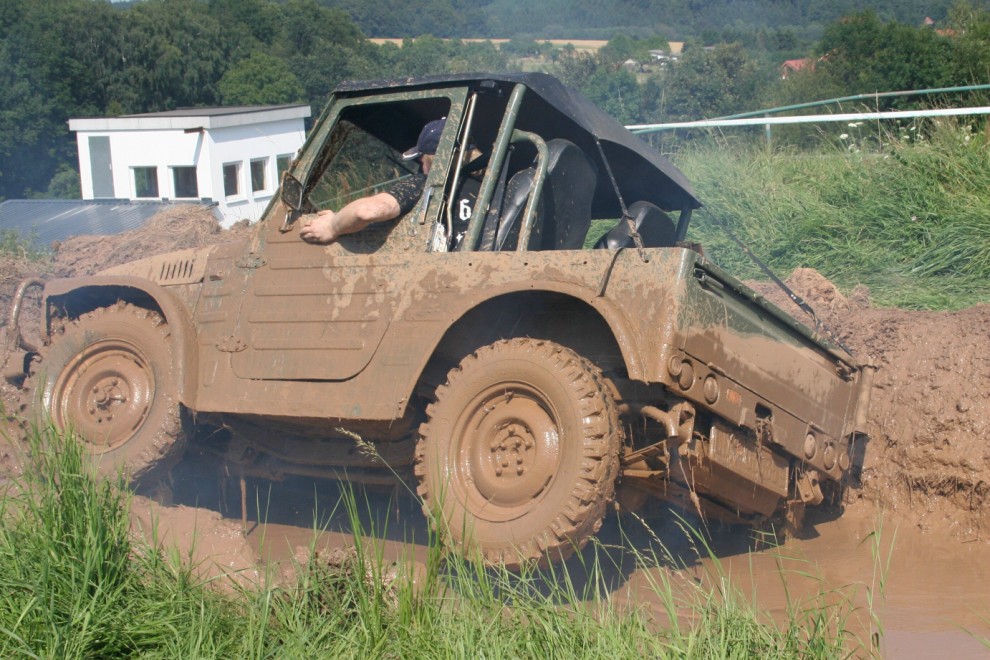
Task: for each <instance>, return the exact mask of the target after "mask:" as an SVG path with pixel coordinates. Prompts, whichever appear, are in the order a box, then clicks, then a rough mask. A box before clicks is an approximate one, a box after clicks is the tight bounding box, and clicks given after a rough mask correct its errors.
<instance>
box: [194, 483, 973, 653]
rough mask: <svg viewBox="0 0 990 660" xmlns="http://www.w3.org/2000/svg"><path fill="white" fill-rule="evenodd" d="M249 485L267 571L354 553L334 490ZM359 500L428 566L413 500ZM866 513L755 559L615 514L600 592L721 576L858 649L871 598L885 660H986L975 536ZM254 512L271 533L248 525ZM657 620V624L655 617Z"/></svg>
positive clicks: (727, 545)
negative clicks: (840, 621)
mask: <svg viewBox="0 0 990 660" xmlns="http://www.w3.org/2000/svg"><path fill="white" fill-rule="evenodd" d="M248 484H249V489H248V502H249V505H248V523H249V524H248V529H249V533H248V536H247V543H248V545H249V546H251V548H252V549H253V550H255V551H257V552H258V554H259V556H260V558H261V559H262V560H263V561H267V562H286V561H288V560H290V559H292V558H293V557H298V556H299V552H300V549H301V548H307V547H309V545H310V543H311V542H312V541H313V538H314V534H315V535H316V537H317V541H316V543H317V547H343V546H347V545H350V544H352V537H351V534H350V517H349V516H348V514H347V513H346V511H344V510H343V508H342V507H337V508H336V509H335V508H333V503H335V502H337V501H338V498H339V495H340V490H339V487H338V486H336V485H335V484H333V483H330V482H320V481H313V480H306V479H289V480H286V481H285V482H282V483H278V484H270V483H268V482H260V481H259V482H253V481H249V482H248ZM179 485H180V486H181V484H179ZM236 490H237V488H236V484H234V483H232V484H231V485H230V486H228V487H227V489H226V493H224V494H222V495H221V496H220V497H216V498H214V497H209V496H208V497H203V495H202V493H200V494H198V495H192V491H191V490H188V489H183V488H181V487H180V488H177V489H176V492H177V493H184V494H185V497H186V498H187V499H188V498H190V497H194V498H195V499H196V500H197V501H196V502H192V501H178V502H177V503H178V504H185V505H187V506H200V507H202V506H204V505H205V506H206V507H207V508H212V509H214V510H216V511H219V512H220V513H221V514H222V515H223V516H224V518H225V519H226V522H228V523H229V522H230V521H237V520H238V519H239V516H240V508H239V507H240V504H239V497H237V494H236V492H234V491H236ZM216 492H218V493H219V492H220V491H219V490H217V491H216ZM177 499H178V500H182V498H181V497H180V498H177ZM358 501H359V509H360V510H361V512H360V518H361V524H362V526H363V527H364V528H365V529H374V530H378V531H376V533H375V534H374V535H373V537H374V538H376V539H377V540H379V541H381V542H383V544H384V557H385V559H386V560H388V561H402V562H407V561H412V562H413V563H422V562H425V558H426V546H425V540H426V538H427V527H426V522H425V520H424V519H423V516H422V514H421V513H420V511H419V509H418V507H417V506H416V504H415V503H414V502H412V501H411V498H409V497H405V496H402V495H401V494H396V493H377V494H376V493H371V494H362V495H360V496H359V497H358ZM314 502H316V503H318V504H317V505H314ZM864 509H865V507H858V508H856V509H854V510H853V511H850V512H847V513H846V515H844V516H842V517H841V518H838V519H834V520H823V521H813V524H812V526H811V529H810V530H809V532H808V533H807V534H806V535H805V537H804V538H801V539H794V538H792V539H788V540H787V541H786V542H784V543H782V544H776V545H774V546H773V547H766V545H767V544H762V545H763V546H764V547H761V548H757V549H754V547H753V543H752V542H751V540H750V539H748V538H747V534H746V533H745V532H740V531H739V530H738V529H736V528H728V527H725V528H712V529H710V530H709V531H710V540H709V541H708V542H709V544H710V546H711V555H712V556H713V557H714V559H713V558H712V557H710V556H708V555H709V553H708V551H701V552H699V551H698V549H697V546H698V543H697V542H696V541H693V540H691V539H688V538H686V537H685V533H684V532H683V531H682V529H681V526H680V525H679V524H678V523H677V521H676V520H675V517H674V516H673V515H672V514H671V512H669V511H664V510H655V511H652V512H648V513H647V514H645V522H646V524H647V525H648V526H649V529H647V527H645V526H644V525H643V524H642V523H641V522H640V521H639V520H636V519H634V518H631V517H626V516H623V517H622V518H619V517H617V516H614V515H613V516H610V517H609V518H608V519H607V520H606V523H605V525H604V527H603V529H602V531H601V533H600V534H599V538H600V540H601V541H602V542H603V544H604V545H605V546H606V547H605V548H604V549H599V550H598V552H600V553H603V554H602V555H600V559H601V565H602V566H604V567H605V581H606V583H607V587H608V589H609V591H610V593H611V596H612V597H613V598H614V599H616V600H617V601H619V602H631V603H636V604H639V605H643V604H651V603H657V601H658V599H657V597H656V596H655V594H654V593H653V590H652V588H651V584H652V583H654V582H655V581H656V580H657V578H658V576H659V572H660V571H663V572H665V573H666V575H667V576H668V577H669V578H670V579H671V581H672V582H674V583H678V582H680V583H683V584H686V585H687V584H697V583H705V582H706V581H707V582H709V583H710V582H711V581H712V579H713V577H715V576H717V575H718V574H719V572H721V573H722V574H724V575H728V576H729V577H730V578H731V583H732V584H734V585H735V586H736V587H737V588H738V590H739V592H740V593H741V594H742V595H743V598H745V599H746V600H747V601H751V602H754V603H755V604H756V605H757V606H758V607H760V608H761V609H763V610H765V611H769V612H770V613H771V614H772V615H773V616H774V617H777V618H781V619H782V618H784V617H785V614H786V612H787V610H788V608H789V607H790V608H794V607H799V608H800V607H801V606H802V605H804V606H808V607H810V606H813V605H814V603H815V602H816V601H815V597H816V596H817V595H818V594H821V593H825V594H826V596H825V597H824V599H825V600H826V601H827V602H832V603H835V602H840V601H841V602H844V603H848V604H851V607H847V608H846V611H849V616H848V618H847V620H846V621H845V622H844V625H845V626H846V628H847V629H849V630H851V631H853V633H854V634H856V635H857V636H858V637H859V638H860V639H863V640H869V639H870V638H871V634H872V633H874V632H876V621H875V620H874V619H873V618H872V617H871V616H870V613H869V612H870V608H869V602H870V598H871V597H872V600H873V603H874V605H873V608H872V609H873V611H874V612H875V613H876V619H877V620H878V621H879V622H880V624H881V625H882V626H883V635H882V642H881V649H882V654H883V655H884V656H885V657H889V658H932V657H952V658H970V657H972V658H977V657H990V649H987V648H986V647H984V646H983V645H981V644H980V642H979V641H978V640H977V639H975V638H974V637H973V636H972V635H971V634H970V632H971V633H973V634H975V635H977V636H979V637H982V638H990V542H988V540H987V539H983V538H981V537H979V536H976V535H972V536H970V537H969V538H966V537H965V536H964V537H963V539H962V540H959V538H958V535H957V537H951V536H949V535H938V534H934V533H932V532H930V531H925V532H922V531H921V530H919V529H918V528H917V527H915V526H912V525H910V524H908V523H906V522H901V523H898V522H897V521H895V520H894V519H892V518H889V517H888V518H887V519H884V520H883V521H882V522H878V518H877V516H876V514H875V513H873V512H870V511H866V510H864ZM259 510H260V511H262V512H263V514H262V516H261V518H262V519H263V520H267V521H268V522H267V524H258V523H257V522H256V521H257V520H258V519H259V516H258V511H259ZM314 521H315V522H314ZM314 529H315V530H317V531H314ZM878 529H879V530H880V533H879V542H876V541H875V539H876V537H877V534H876V532H877V530H878ZM658 541H659V542H660V543H662V545H660V544H658ZM891 545H893V549H892V551H891ZM593 551H594V550H593V549H592V548H591V546H590V545H589V547H588V548H586V549H585V552H584V555H585V556H584V560H585V561H587V560H589V558H590V556H591V555H590V553H591V552H593ZM637 554H639V555H641V556H642V555H644V554H653V555H654V556H657V557H659V558H660V560H661V564H662V567H661V568H653V569H650V570H645V569H643V568H641V567H640V565H639V564H638V562H637V561H636V555H637ZM699 556H700V557H701V558H699ZM888 557H889V561H888ZM579 562H580V559H579V558H574V559H572V560H571V561H570V562H569V569H570V571H571V575H579V574H580V573H581V570H582V569H581V567H580V566H581V565H580V563H579ZM414 570H415V569H414ZM781 576H783V578H784V579H782V577H781ZM785 582H786V586H785ZM881 582H882V584H881ZM657 614H658V619H659V620H663V615H662V612H661V610H660V608H659V607H657ZM967 631H969V632H967ZM867 643H868V642H867Z"/></svg>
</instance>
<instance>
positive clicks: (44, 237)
mask: <svg viewBox="0 0 990 660" xmlns="http://www.w3.org/2000/svg"><path fill="white" fill-rule="evenodd" d="M181 203H182V204H202V205H204V206H206V205H209V204H211V203H212V202H210V201H204V202H194V201H193V202H190V201H185V200H184V201H182V202H181ZM176 205H177V203H175V202H159V201H144V202H132V201H130V200H126V199H94V200H79V199H65V200H62V199H9V200H7V201H5V202H0V230H8V229H13V230H16V231H18V232H19V233H20V234H21V235H22V236H23V237H25V238H29V239H31V240H32V241H33V242H34V244H35V245H36V246H37V247H39V248H42V249H47V248H49V247H50V246H51V244H52V241H63V240H65V239H67V238H69V237H71V236H80V235H83V234H97V235H110V234H119V233H122V232H125V231H130V230H131V229H137V228H139V227H141V226H142V225H143V224H144V223H145V222H147V221H148V220H149V219H150V218H151V217H152V216H153V215H155V214H156V213H158V212H159V211H162V210H164V209H166V208H169V207H171V206H176Z"/></svg>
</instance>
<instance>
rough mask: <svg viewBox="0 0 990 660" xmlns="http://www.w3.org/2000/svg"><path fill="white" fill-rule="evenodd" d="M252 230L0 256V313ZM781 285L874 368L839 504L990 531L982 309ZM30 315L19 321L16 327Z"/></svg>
mask: <svg viewBox="0 0 990 660" xmlns="http://www.w3.org/2000/svg"><path fill="white" fill-rule="evenodd" d="M250 231H252V229H251V228H249V227H246V226H241V227H236V228H234V229H231V230H222V229H220V228H219V226H218V225H217V223H216V221H215V219H214V218H213V217H212V216H211V215H210V214H209V213H208V212H205V211H203V210H201V209H198V208H196V207H178V208H176V209H174V210H171V211H168V212H166V213H163V214H161V215H159V216H157V217H156V218H155V219H153V220H152V221H151V222H149V223H148V224H147V225H146V226H145V227H144V228H142V229H140V230H138V231H134V232H129V233H126V234H120V235H117V236H100V237H93V236H86V237H79V238H75V239H71V240H67V241H65V242H63V243H62V244H61V245H60V246H58V249H57V252H56V254H55V256H54V259H53V260H52V261H51V262H46V263H38V262H29V261H27V260H25V259H19V258H5V259H2V260H0V309H2V310H6V309H8V307H9V301H10V298H11V295H12V293H13V290H14V288H15V286H16V284H17V282H18V281H19V280H20V279H21V278H23V277H26V276H40V277H44V278H50V277H66V276H73V275H80V274H87V273H92V272H95V271H98V270H101V269H104V268H108V267H110V266H113V265H116V264H120V263H125V262H127V261H131V260H134V259H138V258H142V257H147V256H151V255H154V254H159V253H163V252H168V251H172V250H176V249H181V248H188V247H196V246H205V245H209V244H213V243H217V242H221V241H225V240H231V239H234V238H240V237H243V236H246V235H248V233H249V232H250ZM750 284H751V285H752V286H754V288H757V289H758V290H759V291H761V292H762V293H763V294H764V295H766V296H767V297H768V298H770V299H771V300H772V301H774V302H775V303H777V304H778V305H780V306H781V307H783V308H784V309H786V310H787V311H788V312H790V313H792V314H793V315H794V316H795V317H797V318H802V317H804V316H805V315H804V314H803V312H801V311H800V310H798V309H797V308H796V306H794V305H793V303H791V302H790V301H789V300H788V298H787V297H786V296H785V295H784V294H783V293H782V292H780V291H779V289H777V288H776V287H774V286H773V285H772V284H764V283H750ZM788 284H789V285H790V286H791V287H792V288H793V289H794V291H795V292H796V293H798V295H800V296H801V297H803V298H804V299H805V300H806V301H808V302H809V303H810V304H811V305H812V306H813V307H814V308H815V309H816V310H817V312H818V315H819V317H820V318H821V319H822V320H823V321H824V322H825V324H826V325H827V326H828V327H829V328H830V329H831V330H832V332H833V333H834V334H835V336H836V337H837V338H838V339H839V340H840V341H842V342H843V343H844V344H845V345H846V346H848V347H849V348H850V349H852V351H853V352H854V353H856V355H857V356H860V357H869V358H871V359H872V360H873V362H874V363H875V364H876V365H877V366H878V367H879V371H878V373H877V377H876V387H875V389H874V392H873V400H872V404H871V406H870V416H869V432H870V436H871V441H870V444H869V446H868V450H867V455H866V464H865V468H864V472H863V479H862V485H861V487H859V488H854V489H851V490H850V491H849V496H848V498H847V507H848V508H849V509H850V510H852V509H859V510H860V512H862V511H863V510H866V509H872V508H873V507H875V506H879V507H880V508H882V509H884V510H887V511H890V512H891V514H890V515H892V516H896V517H897V518H898V519H899V520H902V521H907V522H909V523H910V524H911V525H916V526H917V527H918V528H920V531H922V532H924V531H932V532H936V533H944V532H948V533H949V535H950V536H953V537H955V538H957V539H958V540H960V541H972V540H975V539H977V538H983V537H984V536H985V535H986V533H987V528H988V527H990V513H988V511H990V509H988V508H987V507H986V506H985V504H987V500H988V498H990V444H988V442H987V441H988V439H990V429H988V421H987V420H988V419H990V397H988V395H987V394H988V392H990V342H988V341H987V339H988V337H987V328H988V327H990V305H981V306H977V307H973V308H970V309H966V310H962V311H958V312H914V311H904V310H896V309H878V308H875V307H873V306H872V304H871V302H870V299H869V293H868V292H867V291H865V290H855V291H853V292H851V294H850V295H848V296H845V295H843V294H842V293H840V292H839V291H838V289H837V288H836V287H835V286H834V285H832V284H831V283H830V282H829V281H828V280H826V279H825V278H824V277H822V276H821V275H820V274H819V273H817V272H816V271H813V270H808V269H799V270H796V271H795V272H794V273H792V274H791V276H790V277H789V278H788ZM28 307H30V305H28ZM26 314H27V312H26ZM36 314H37V312H35V315H36ZM36 318H37V317H36V316H35V320H36ZM31 321H32V320H31V319H30V318H26V319H24V322H22V326H24V325H25V324H30V323H31ZM35 325H37V324H36V323H35ZM19 396H20V393H19V392H18V391H17V390H16V388H13V387H11V386H10V385H8V384H7V383H0V399H2V402H3V403H4V405H5V406H6V407H7V410H13V409H16V404H17V401H18V398H19ZM9 454H10V449H9V447H5V446H3V445H2V443H0V468H4V467H6V468H7V469H10V468H11V467H12V465H13V463H14V461H12V460H11V458H10V456H9ZM138 502H139V506H140V512H143V513H140V512H137V513H136V514H135V519H136V520H137V519H140V518H142V517H144V518H147V507H148V506H149V505H148V504H147V503H146V502H144V501H143V500H138ZM158 517H159V519H160V520H164V519H165V517H166V516H162V514H159V516H158ZM167 517H168V519H169V520H172V519H178V520H172V527H174V528H175V529H185V526H186V525H187V523H189V522H190V521H191V520H196V521H198V523H200V525H201V526H205V528H203V527H198V529H199V531H198V534H199V538H200V539H201V540H202V539H203V538H207V537H209V538H212V539H216V540H217V541H216V543H217V544H218V545H216V548H218V549H217V550H216V552H215V553H213V552H212V551H208V552H209V553H211V554H217V555H218V556H217V557H216V558H215V561H220V562H222V563H224V564H226V563H227V561H226V560H225V559H223V558H222V557H221V555H222V556H223V557H225V556H228V555H229V556H230V557H233V558H234V559H232V560H231V561H232V562H233V563H232V564H231V567H235V566H236V567H237V568H238V569H242V568H245V567H246V566H247V565H248V564H249V563H250V562H249V561H248V559H247V555H246V554H245V552H246V551H245V552H241V547H242V544H244V543H245V542H244V541H243V540H242V539H240V537H239V535H238V534H233V535H231V534H230V533H229V532H230V528H229V525H227V523H225V522H224V521H223V520H221V519H220V518H219V516H217V515H216V514H213V513H202V510H199V509H186V508H181V507H178V508H174V509H172V510H171V511H169V513H168V514H167ZM177 534H178V535H181V532H180V533H177ZM213 542H214V541H210V543H213ZM201 547H202V546H201ZM209 547H214V546H209ZM244 547H247V546H244ZM248 554H249V553H248Z"/></svg>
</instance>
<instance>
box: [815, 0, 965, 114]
mask: <svg viewBox="0 0 990 660" xmlns="http://www.w3.org/2000/svg"><path fill="white" fill-rule="evenodd" d="M953 49H954V46H953V43H952V40H951V39H950V38H949V37H948V36H943V35H941V34H939V33H937V32H936V31H934V30H932V29H930V28H928V27H912V26H908V25H904V24H901V23H896V22H883V21H881V20H880V19H879V18H878V17H877V15H876V14H875V13H873V12H862V13H858V14H854V15H852V16H849V17H847V18H844V19H843V20H841V21H837V22H835V23H832V24H830V25H829V26H828V27H827V28H826V29H825V35H824V37H823V38H822V41H821V44H820V51H821V53H822V54H823V55H824V59H823V60H822V62H821V63H820V64H819V66H818V67H817V71H818V73H819V74H820V75H822V76H831V77H833V78H835V79H836V80H838V81H839V83H840V84H841V86H842V87H843V88H844V89H845V90H846V93H848V94H858V93H868V92H876V91H881V92H885V91H896V90H908V89H924V88H927V87H941V86H945V85H949V84H952V82H953V75H952V74H953V66H952V63H953V61H954V53H953ZM899 103H903V102H902V101H898V100H896V99H894V100H889V101H886V102H883V103H882V104H889V105H898V104H899Z"/></svg>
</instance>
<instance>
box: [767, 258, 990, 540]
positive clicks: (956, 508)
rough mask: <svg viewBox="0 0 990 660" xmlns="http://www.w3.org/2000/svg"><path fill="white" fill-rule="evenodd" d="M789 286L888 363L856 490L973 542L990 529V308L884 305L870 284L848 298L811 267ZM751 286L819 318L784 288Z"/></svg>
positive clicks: (838, 332) (862, 353) (863, 350)
mask: <svg viewBox="0 0 990 660" xmlns="http://www.w3.org/2000/svg"><path fill="white" fill-rule="evenodd" d="M787 284H788V286H790V287H791V288H792V289H793V290H794V292H795V293H797V294H798V295H799V296H800V297H802V298H804V299H805V301H807V302H808V303H809V304H810V305H811V306H812V307H813V308H814V309H815V311H816V313H817V315H818V317H819V319H820V320H821V321H823V322H824V324H825V325H826V326H827V327H828V328H829V329H830V330H831V332H832V334H833V336H835V337H836V338H837V339H838V340H839V341H841V342H842V343H843V344H844V345H846V346H847V347H848V348H849V349H850V350H852V351H853V352H854V353H855V354H856V355H857V356H858V357H861V358H864V357H869V358H871V359H872V360H873V362H874V364H876V365H877V367H878V371H877V375H876V381H875V387H874V390H873V398H872V401H871V404H870V415H869V433H870V444H869V446H868V449H867V454H866V465H865V470H864V473H863V484H862V489H861V490H859V491H853V492H852V494H853V497H855V498H858V499H863V500H867V501H871V502H876V503H879V504H881V505H882V506H884V507H885V508H888V509H890V510H893V511H897V512H900V513H903V514H905V515H906V516H908V517H909V519H910V520H911V522H912V523H914V524H917V525H918V526H919V527H921V528H922V529H931V530H938V531H943V532H945V531H948V532H950V533H952V534H954V535H956V536H958V537H960V538H964V539H971V538H974V537H976V536H978V535H979V534H980V533H982V532H984V531H986V530H987V529H990V511H988V510H987V508H986V506H985V505H986V504H987V503H988V501H990V443H988V440H990V397H988V396H987V393H988V392H990V342H988V341H987V338H988V337H987V334H988V333H987V328H990V305H979V306H976V307H972V308H970V309H965V310H961V311H958V312H914V311H906V310H897V309H875V308H873V307H872V306H871V305H870V301H869V293H868V291H866V290H865V289H857V290H854V291H853V292H852V294H851V295H850V296H849V297H846V296H843V295H842V294H841V293H840V292H839V291H838V289H837V288H836V287H835V286H834V285H833V284H832V283H831V282H829V281H828V280H827V279H825V278H824V277H822V276H821V275H820V274H819V273H818V272H817V271H814V270H810V269H799V270H796V271H794V273H793V274H792V275H791V277H790V278H788V281H787ZM750 285H751V286H753V287H754V288H756V289H758V290H760V291H761V293H763V294H764V295H766V296H767V298H769V299H770V300H771V301H773V302H774V303H776V304H777V305H779V306H781V307H782V308H784V309H786V310H787V311H788V312H789V313H791V314H793V315H794V316H795V317H796V318H799V319H802V320H804V322H806V323H808V324H809V325H813V322H811V321H810V320H809V317H808V315H807V314H806V313H804V312H802V311H801V310H800V309H798V307H797V306H796V305H795V304H794V303H793V302H791V301H790V300H789V299H788V297H787V296H786V295H785V294H784V293H783V292H782V291H780V289H778V288H777V287H775V286H774V285H772V284H764V283H750ZM850 505H851V506H856V502H855V501H854V502H851V503H850Z"/></svg>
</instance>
